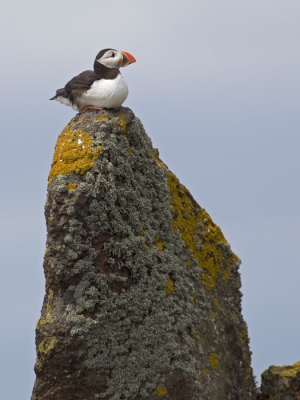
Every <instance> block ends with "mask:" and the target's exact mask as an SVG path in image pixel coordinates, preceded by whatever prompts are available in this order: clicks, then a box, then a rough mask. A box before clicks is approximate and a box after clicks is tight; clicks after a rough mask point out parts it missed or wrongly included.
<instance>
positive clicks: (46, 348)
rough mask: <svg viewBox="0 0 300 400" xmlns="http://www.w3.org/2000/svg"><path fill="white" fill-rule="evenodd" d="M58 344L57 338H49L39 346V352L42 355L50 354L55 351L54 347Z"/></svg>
mask: <svg viewBox="0 0 300 400" xmlns="http://www.w3.org/2000/svg"><path fill="white" fill-rule="evenodd" d="M56 344H57V339H56V337H55V336H51V337H49V338H47V339H46V340H44V341H42V342H41V343H40V344H39V345H38V349H39V352H40V353H42V354H46V355H47V354H49V353H50V351H51V350H52V349H54V347H55V346H56Z"/></svg>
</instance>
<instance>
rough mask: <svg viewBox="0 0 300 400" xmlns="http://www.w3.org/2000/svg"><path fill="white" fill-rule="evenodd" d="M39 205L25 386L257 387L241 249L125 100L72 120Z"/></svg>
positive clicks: (106, 392)
mask: <svg viewBox="0 0 300 400" xmlns="http://www.w3.org/2000/svg"><path fill="white" fill-rule="evenodd" d="M203 173H205V172H203ZM45 215H46V220H47V230H48V236H47V247H46V251H45V259H44V271H45V276H46V294H45V298H44V303H43V308H42V313H41V317H40V319H39V321H38V322H37V327H36V347H37V361H36V364H35V372H36V382H35V385H34V389H33V394H32V397H31V399H32V400H45V399H47V400H48V399H55V400H68V399H70V400H74V399H82V400H83V399H86V400H90V399H98V398H99V399H105V400H108V399H109V400H120V399H127V400H129V399H130V400H134V399H135V400H137V399H147V400H150V399H153V400H154V399H158V398H160V397H161V398H164V399H166V400H167V399H172V400H198V399H208V400H218V399H220V400H224V399H231V400H239V399H240V400H249V399H254V398H255V384H254V380H253V374H252V369H251V366H250V351H249V345H248V334H247V326H246V324H245V322H244V320H243V317H242V314H241V293H240V290H239V289H240V275H239V272H238V268H239V264H240V261H239V259H238V257H237V256H236V255H235V254H234V253H233V252H232V251H231V248H230V246H229V244H228V243H227V241H226V239H225V238H224V236H223V234H222V232H221V230H220V228H219V227H218V226H217V225H215V224H214V223H213V221H212V220H211V218H210V216H209V215H208V214H207V212H206V211H205V210H204V209H203V208H201V207H200V206H199V205H198V204H197V203H196V201H195V200H194V199H193V197H192V196H191V194H190V193H189V191H188V190H187V189H186V188H185V187H184V186H183V185H181V184H180V182H179V181H178V179H177V178H176V176H175V175H174V174H172V173H171V172H170V171H169V170H168V168H167V166H166V165H165V164H164V163H163V162H162V161H161V160H160V159H159V156H158V151H157V150H155V149H153V147H152V144H151V140H150V138H149V137H148V136H147V134H146V132H145V130H144V128H143V126H142V124H141V122H140V120H139V119H138V118H136V117H135V116H134V114H133V113H132V111H131V110H130V109H128V108H123V107H121V108H120V109H116V110H110V111H104V110H103V111H96V110H89V111H86V112H85V113H84V114H81V115H80V114H79V115H76V116H75V117H74V118H73V119H72V120H71V122H70V123H69V124H68V125H67V126H66V128H65V129H64V130H63V131H62V133H61V134H60V136H59V138H58V141H57V144H56V148H55V152H54V159H53V163H52V167H51V171H50V174H49V184H48V196H47V202H46V206H45Z"/></svg>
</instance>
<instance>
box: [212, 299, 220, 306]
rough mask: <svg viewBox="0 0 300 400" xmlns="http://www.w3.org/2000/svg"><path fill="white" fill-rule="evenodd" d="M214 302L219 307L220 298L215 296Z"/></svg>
mask: <svg viewBox="0 0 300 400" xmlns="http://www.w3.org/2000/svg"><path fill="white" fill-rule="evenodd" d="M213 302H214V303H215V305H216V306H217V307H219V300H218V299H217V298H216V297H214V298H213Z"/></svg>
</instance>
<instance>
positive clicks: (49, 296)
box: [48, 288, 53, 299]
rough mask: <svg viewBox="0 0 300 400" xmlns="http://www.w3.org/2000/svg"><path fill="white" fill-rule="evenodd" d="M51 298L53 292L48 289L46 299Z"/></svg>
mask: <svg viewBox="0 0 300 400" xmlns="http://www.w3.org/2000/svg"><path fill="white" fill-rule="evenodd" d="M51 297H53V290H52V289H51V288H50V289H49V290H48V299H51Z"/></svg>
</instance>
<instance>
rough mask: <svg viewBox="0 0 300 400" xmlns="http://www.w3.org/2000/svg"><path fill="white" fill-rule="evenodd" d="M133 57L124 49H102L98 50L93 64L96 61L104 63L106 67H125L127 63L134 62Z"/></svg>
mask: <svg viewBox="0 0 300 400" xmlns="http://www.w3.org/2000/svg"><path fill="white" fill-rule="evenodd" d="M135 61H136V60H135V58H134V57H133V56H132V55H131V54H129V53H126V52H125V51H119V50H115V49H104V50H101V51H99V53H98V54H97V56H96V59H95V63H94V67H95V65H97V63H99V64H102V65H105V66H106V67H108V68H120V67H126V66H127V65H129V64H132V63H134V62H135Z"/></svg>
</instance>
